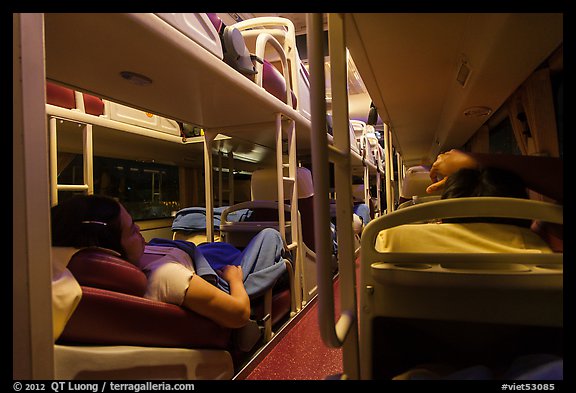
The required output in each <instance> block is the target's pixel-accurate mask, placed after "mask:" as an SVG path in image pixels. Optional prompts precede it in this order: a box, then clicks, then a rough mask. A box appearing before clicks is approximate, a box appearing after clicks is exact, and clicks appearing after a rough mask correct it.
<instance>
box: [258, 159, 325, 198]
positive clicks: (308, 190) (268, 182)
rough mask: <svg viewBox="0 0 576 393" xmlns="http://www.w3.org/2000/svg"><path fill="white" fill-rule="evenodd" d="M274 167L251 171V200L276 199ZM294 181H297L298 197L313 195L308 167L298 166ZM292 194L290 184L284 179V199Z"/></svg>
mask: <svg viewBox="0 0 576 393" xmlns="http://www.w3.org/2000/svg"><path fill="white" fill-rule="evenodd" d="M276 179H277V177H276V168H266V169H258V170H256V171H254V172H253V173H252V179H251V181H250V188H251V191H252V200H267V201H277V200H278V189H277V187H276ZM296 181H297V183H298V198H299V199H302V198H309V197H311V196H312V195H314V183H313V182H312V173H311V172H310V170H309V169H308V168H305V167H298V168H297V169H296ZM291 194H292V184H291V183H290V182H288V181H284V200H287V199H290V195H291Z"/></svg>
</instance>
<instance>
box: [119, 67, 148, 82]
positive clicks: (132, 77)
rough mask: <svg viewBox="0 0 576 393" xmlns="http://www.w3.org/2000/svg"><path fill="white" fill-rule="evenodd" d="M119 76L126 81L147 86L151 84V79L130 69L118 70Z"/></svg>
mask: <svg viewBox="0 0 576 393" xmlns="http://www.w3.org/2000/svg"><path fill="white" fill-rule="evenodd" d="M120 76H121V77H122V78H124V79H126V80H127V81H128V82H131V83H134V84H135V85H138V86H148V85H151V84H152V79H150V78H148V77H147V76H145V75H142V74H138V73H136V72H132V71H122V72H120Z"/></svg>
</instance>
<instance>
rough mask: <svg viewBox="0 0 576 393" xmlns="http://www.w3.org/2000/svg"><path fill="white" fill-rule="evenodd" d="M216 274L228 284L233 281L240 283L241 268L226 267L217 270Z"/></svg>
mask: <svg viewBox="0 0 576 393" xmlns="http://www.w3.org/2000/svg"><path fill="white" fill-rule="evenodd" d="M216 273H218V275H219V276H220V277H222V278H223V279H224V280H226V282H228V283H230V282H233V281H240V282H242V266H235V265H226V266H224V267H223V268H222V269H220V270H217V271H216Z"/></svg>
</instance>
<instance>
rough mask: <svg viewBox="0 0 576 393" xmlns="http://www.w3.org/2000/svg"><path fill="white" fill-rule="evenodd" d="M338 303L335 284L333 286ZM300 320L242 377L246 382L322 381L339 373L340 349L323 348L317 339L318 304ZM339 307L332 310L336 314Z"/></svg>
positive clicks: (318, 333)
mask: <svg viewBox="0 0 576 393" xmlns="http://www.w3.org/2000/svg"><path fill="white" fill-rule="evenodd" d="M334 296H335V304H339V285H338V281H336V282H335V284H334ZM309 307H311V308H310V310H307V311H306V314H305V315H304V316H303V317H302V319H300V320H299V321H298V322H297V323H296V325H295V326H294V327H292V328H291V330H290V331H289V332H288V333H286V335H285V336H284V337H282V339H281V340H280V342H279V343H278V344H277V345H276V346H275V347H274V348H273V349H272V350H271V351H270V353H269V354H268V356H266V358H265V359H264V360H263V361H262V362H261V363H260V364H259V365H258V366H256V368H255V369H254V370H253V371H252V372H251V373H250V374H249V375H248V376H247V377H246V379H248V380H290V379H292V380H294V379H300V380H303V379H308V380H310V379H314V380H316V379H326V378H328V377H330V376H334V375H336V374H340V373H342V349H341V348H330V347H327V346H326V345H325V344H324V342H323V341H322V337H320V330H319V327H318V303H314V304H312V305H310V306H309ZM338 309H339V307H338V306H337V307H336V313H337V315H338Z"/></svg>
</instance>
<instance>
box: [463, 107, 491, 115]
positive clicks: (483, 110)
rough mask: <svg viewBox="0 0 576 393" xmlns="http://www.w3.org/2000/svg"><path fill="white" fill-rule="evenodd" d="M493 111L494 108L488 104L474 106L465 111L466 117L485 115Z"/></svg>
mask: <svg viewBox="0 0 576 393" xmlns="http://www.w3.org/2000/svg"><path fill="white" fill-rule="evenodd" d="M491 113H492V108H488V107H487V106H473V107H470V108H468V109H466V110H465V111H464V116H466V117H484V116H488V115H490V114H491Z"/></svg>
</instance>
